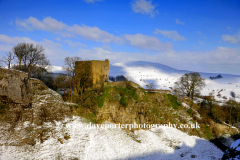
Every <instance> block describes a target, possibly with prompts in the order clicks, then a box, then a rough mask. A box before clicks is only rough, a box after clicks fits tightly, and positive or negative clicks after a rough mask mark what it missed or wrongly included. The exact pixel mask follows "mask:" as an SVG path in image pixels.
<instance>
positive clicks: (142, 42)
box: [124, 33, 172, 52]
mask: <svg viewBox="0 0 240 160" xmlns="http://www.w3.org/2000/svg"><path fill="white" fill-rule="evenodd" d="M124 37H125V39H126V40H127V41H129V42H130V45H131V46H134V47H137V48H139V49H147V50H150V51H155V52H156V51H164V50H168V49H170V48H172V44H171V43H169V42H167V43H161V42H159V40H158V39H157V38H156V37H150V36H147V35H142V34H140V33H138V34H135V35H129V34H125V35H124Z"/></svg>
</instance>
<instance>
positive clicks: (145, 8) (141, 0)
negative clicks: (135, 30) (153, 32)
mask: <svg viewBox="0 0 240 160" xmlns="http://www.w3.org/2000/svg"><path fill="white" fill-rule="evenodd" d="M131 5H132V9H133V11H134V12H135V13H142V14H149V15H151V17H154V13H155V7H156V6H157V5H153V4H152V1H151V0H149V1H147V0H134V1H132V2H131ZM156 13H158V11H156Z"/></svg>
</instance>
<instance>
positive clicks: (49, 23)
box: [16, 17, 123, 43]
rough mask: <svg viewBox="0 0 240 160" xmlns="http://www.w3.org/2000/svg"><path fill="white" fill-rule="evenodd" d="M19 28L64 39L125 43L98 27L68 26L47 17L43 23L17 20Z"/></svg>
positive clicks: (32, 20)
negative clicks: (53, 34) (80, 37)
mask: <svg viewBox="0 0 240 160" xmlns="http://www.w3.org/2000/svg"><path fill="white" fill-rule="evenodd" d="M16 24H17V25H18V26H21V27H24V28H26V29H28V30H34V29H37V30H45V31H54V32H55V33H58V34H60V35H62V36H63V37H75V35H79V36H83V37H85V38H87V39H89V40H94V41H97V42H103V43H123V39H122V38H121V37H119V36H114V35H113V34H110V33H108V32H106V31H103V30H100V29H99V28H98V27H96V26H94V27H90V26H86V25H82V26H79V25H76V24H75V25H73V26H68V25H66V24H65V23H63V22H59V21H57V20H56V19H54V18H51V17H47V18H45V19H43V21H42V22H41V21H39V20H38V19H36V18H34V17H29V18H28V19H25V20H17V21H16Z"/></svg>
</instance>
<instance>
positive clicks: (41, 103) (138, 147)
mask: <svg viewBox="0 0 240 160" xmlns="http://www.w3.org/2000/svg"><path fill="white" fill-rule="evenodd" d="M1 71H2V72H1V77H2V78H1V81H0V83H1V84H2V85H1V86H4V87H3V89H2V92H1V96H2V98H5V99H4V100H1V103H3V105H2V106H4V107H1V125H0V127H1V128H0V132H1V135H2V136H1V139H0V144H1V145H0V159H136V160H138V159H159V158H161V159H173V158H174V159H191V158H196V159H219V158H221V157H222V155H223V152H222V151H221V150H220V149H218V148H217V147H216V146H214V145H213V144H212V143H211V142H209V141H207V140H206V139H211V138H214V137H218V136H221V135H222V134H225V133H237V131H236V129H235V128H232V127H229V126H226V125H223V124H218V123H216V122H214V121H212V120H211V119H210V118H209V117H206V115H204V114H203V115H201V114H199V112H200V110H199V109H200V108H199V107H198V106H197V105H193V104H191V103H190V101H188V100H187V101H186V102H185V103H180V102H179V101H178V100H177V99H176V97H175V96H173V95H172V94H167V93H151V92H145V91H144V90H143V89H142V88H141V87H140V86H139V85H138V84H136V83H133V82H128V81H127V82H118V83H109V82H107V83H105V86H104V88H103V90H102V91H100V90H99V91H98V90H96V91H95V90H90V91H88V92H86V93H84V94H86V99H85V98H83V99H84V100H83V99H81V98H80V97H78V96H75V97H74V100H75V101H76V103H75V104H69V103H64V102H63V100H62V98H61V96H60V95H59V94H58V93H56V92H54V91H52V90H50V89H49V88H47V87H46V86H45V85H44V84H43V83H42V82H41V81H39V80H37V79H26V77H27V75H26V74H25V73H22V72H19V71H13V70H1ZM148 76H150V75H147V77H148ZM19 77H20V78H19ZM8 82H11V83H8ZM14 82H15V83H14ZM9 84H11V85H9ZM3 91H4V92H3ZM6 91H7V92H6ZM25 92H26V93H27V94H26V93H25ZM9 93H14V94H9ZM22 95H23V96H22ZM89 95H90V96H89ZM82 96H83V97H84V96H85V95H82ZM6 97H8V98H7V99H8V100H10V99H11V101H10V102H11V103H6ZM14 97H15V100H14ZM16 97H17V98H16ZM24 97H25V98H24ZM21 99H22V100H23V102H21V101H19V100H21ZM17 100H18V102H16V101H17ZM25 102H26V103H28V104H30V105H27V106H31V107H30V108H29V107H26V104H25ZM17 103H18V105H19V106H18V107H17V109H16V106H15V105H14V104H17ZM8 104H12V105H10V106H8ZM56 104H57V105H56ZM190 105H192V106H191V108H190ZM6 106H7V107H6ZM69 111H70V112H71V116H69ZM6 113H10V114H6ZM12 113H14V114H12ZM30 113H32V114H30ZM72 115H74V116H72ZM8 117H10V118H12V119H11V121H7V119H8ZM83 117H85V118H83ZM90 122H91V124H99V125H108V126H109V125H110V124H112V125H114V124H119V123H120V124H135V123H136V124H139V125H140V124H151V125H153V124H158V125H160V126H158V127H153V128H146V129H138V128H132V129H130V128H129V126H128V127H126V128H123V129H121V128H107V129H105V128H104V127H103V128H101V127H100V128H87V127H83V126H84V125H90ZM170 124H175V125H176V127H167V126H166V125H170ZM197 124H199V126H200V128H198V127H196V126H197ZM161 125H165V126H161ZM181 125H187V127H180V126H181ZM189 126H195V128H194V127H193V128H189ZM199 137H202V138H199Z"/></svg>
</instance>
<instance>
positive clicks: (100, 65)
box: [91, 59, 109, 85]
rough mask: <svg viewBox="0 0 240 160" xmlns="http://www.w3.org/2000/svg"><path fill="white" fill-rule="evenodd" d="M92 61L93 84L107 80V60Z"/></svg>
mask: <svg viewBox="0 0 240 160" xmlns="http://www.w3.org/2000/svg"><path fill="white" fill-rule="evenodd" d="M91 62H92V74H93V85H95V84H99V83H103V82H106V81H108V72H109V60H108V59H106V60H105V61H96V60H93V61H91Z"/></svg>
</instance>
